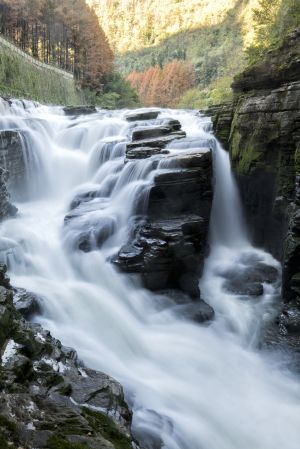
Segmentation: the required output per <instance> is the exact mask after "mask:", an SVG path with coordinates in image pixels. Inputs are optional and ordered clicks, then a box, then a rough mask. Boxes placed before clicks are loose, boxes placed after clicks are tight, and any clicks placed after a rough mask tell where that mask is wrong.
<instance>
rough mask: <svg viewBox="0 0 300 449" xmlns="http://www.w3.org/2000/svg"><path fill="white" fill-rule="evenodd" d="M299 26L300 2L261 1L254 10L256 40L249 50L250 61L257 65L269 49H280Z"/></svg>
mask: <svg viewBox="0 0 300 449" xmlns="http://www.w3.org/2000/svg"><path fill="white" fill-rule="evenodd" d="M299 25H300V2H299V0H260V1H259V6H258V8H256V9H255V10H254V28H255V38H254V41H253V43H252V45H251V46H250V47H249V48H248V49H247V56H248V61H249V62H250V63H255V62H256V61H258V60H259V59H260V58H261V57H262V56H263V55H264V53H265V51H266V50H267V49H269V48H275V47H278V46H279V45H280V44H281V43H282V41H283V40H284V38H285V37H286V35H287V34H288V33H289V32H290V31H292V30H293V29H294V28H296V27H297V26H299Z"/></svg>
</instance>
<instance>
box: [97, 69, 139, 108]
mask: <svg viewBox="0 0 300 449" xmlns="http://www.w3.org/2000/svg"><path fill="white" fill-rule="evenodd" d="M102 100H103V101H106V102H107V103H109V102H110V107H109V106H107V109H121V108H135V107H139V106H140V101H139V98H138V95H137V93H136V91H135V90H134V89H133V88H132V87H131V84H130V83H129V81H126V80H125V79H124V78H123V77H122V76H121V75H120V74H119V73H116V72H115V73H114V74H113V75H112V77H111V78H110V79H109V81H108V83H107V84H106V85H105V86H104V90H103V96H102ZM100 102H101V100H100ZM103 107H105V106H103Z"/></svg>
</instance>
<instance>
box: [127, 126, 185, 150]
mask: <svg viewBox="0 0 300 449" xmlns="http://www.w3.org/2000/svg"><path fill="white" fill-rule="evenodd" d="M184 137H186V133H185V132H184V131H176V132H172V133H171V134H168V135H166V136H161V137H153V138H149V139H143V140H136V141H133V142H131V143H129V144H128V145H127V150H132V149H134V148H138V147H154V148H164V147H166V146H167V145H168V144H169V143H170V142H172V141H173V140H175V139H182V138H184Z"/></svg>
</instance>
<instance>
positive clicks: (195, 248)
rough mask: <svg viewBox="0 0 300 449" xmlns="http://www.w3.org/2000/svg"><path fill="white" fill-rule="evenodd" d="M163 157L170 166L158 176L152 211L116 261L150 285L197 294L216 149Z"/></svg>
mask: <svg viewBox="0 0 300 449" xmlns="http://www.w3.org/2000/svg"><path fill="white" fill-rule="evenodd" d="M129 151H132V150H129ZM164 163H165V166H166V167H168V171H166V172H164V173H158V174H157V175H156V176H155V177H154V182H153V186H152V187H151V189H150V192H149V201H148V210H147V217H146V218H145V219H144V220H142V221H139V222H138V223H137V225H136V226H135V227H134V229H133V231H132V236H131V239H130V241H129V242H128V243H127V244H126V245H124V246H123V247H122V248H121V250H120V251H119V254H118V256H117V257H116V258H115V259H114V262H115V264H116V265H117V266H118V267H119V268H120V269H121V270H122V271H125V272H127V273H139V274H140V275H141V278H142V281H143V284H144V285H145V287H147V288H149V289H150V290H154V291H160V290H163V289H166V288H173V289H178V290H180V291H181V292H184V293H188V294H189V295H190V297H193V298H197V297H199V294H200V292H199V287H198V283H199V277H200V275H201V271H202V267H203V262H204V258H205V255H206V251H207V233H208V225H209V217H210V209H211V203H212V161H211V152H210V151H209V149H204V148H201V149H198V150H197V149H196V150H194V151H193V152H186V151H184V152H182V153H179V154H178V153H177V154H175V155H173V154H170V155H169V154H167V155H164Z"/></svg>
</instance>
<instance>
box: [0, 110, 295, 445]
mask: <svg viewBox="0 0 300 449" xmlns="http://www.w3.org/2000/svg"><path fill="white" fill-rule="evenodd" d="M3 109H4V110H3ZM1 111H2V114H3V115H2V116H1V118H0V128H1V129H3V128H4V127H5V129H7V127H10V126H11V128H13V129H15V128H17V129H20V130H22V131H23V132H24V130H25V131H26V132H27V133H31V135H32V133H34V139H32V140H31V141H30V145H31V150H32V151H33V152H34V154H38V155H39V158H40V161H41V164H40V166H41V167H44V168H45V170H46V172H45V173H46V179H47V182H46V183H45V185H44V187H45V189H44V190H43V189H42V190H41V192H40V195H38V197H36V196H32V197H31V198H29V200H28V201H25V202H22V203H20V204H17V206H18V208H19V216H18V217H17V218H16V219H11V220H6V221H5V222H3V223H2V224H1V227H0V229H1V231H0V259H1V260H2V261H4V262H5V263H7V264H8V266H9V274H10V277H11V281H12V283H13V285H15V286H18V287H22V288H25V289H28V290H29V291H32V292H34V293H35V294H37V295H38V296H39V297H41V298H42V301H43V303H42V304H43V315H42V316H40V317H38V318H37V319H38V321H39V322H41V323H42V324H43V325H44V327H45V328H47V329H50V331H51V332H52V334H53V335H54V336H55V337H57V338H60V339H61V340H62V342H63V343H64V344H66V345H69V346H72V347H74V348H75V349H76V350H77V351H78V353H79V356H80V358H81V359H83V361H84V362H85V363H86V364H87V365H88V366H90V367H92V368H95V369H99V370H102V371H104V372H106V373H108V374H110V375H111V376H113V377H115V378H116V379H117V380H118V381H120V382H121V384H122V385H123V386H124V388H125V393H126V398H127V401H128V402H129V403H130V405H131V406H132V408H133V412H134V414H133V427H134V432H135V434H136V435H142V436H143V439H144V445H143V447H144V449H154V448H155V449H156V448H159V447H161V445H162V447H164V448H167V449H299V421H300V389H299V382H298V380H297V379H296V378H295V376H294V375H293V374H292V373H289V372H287V371H285V370H284V368H283V367H282V366H281V360H280V356H279V355H277V354H271V353H265V352H259V351H258V350H257V347H256V344H257V340H258V338H259V333H260V330H261V328H262V326H263V325H264V323H265V322H266V321H267V320H268V319H269V317H270V315H271V314H272V310H273V307H274V301H276V298H277V295H278V294H279V292H278V287H279V286H278V285H277V284H274V285H270V286H268V288H266V290H265V293H264V295H263V296H262V297H261V298H259V299H256V298H254V299H253V298H243V299H240V298H238V297H237V296H236V295H233V294H231V293H230V292H228V291H226V290H225V289H224V273H225V276H226V273H228V272H232V270H233V271H234V272H238V271H239V270H241V271H243V270H245V269H248V267H251V265H252V264H253V263H254V264H255V263H257V262H259V263H266V264H268V265H271V266H274V267H276V268H279V264H278V262H276V261H275V260H274V259H273V258H272V257H271V256H270V255H269V254H267V253H265V252H263V251H261V250H258V249H255V248H253V247H252V245H251V244H250V242H249V240H248V238H247V231H246V228H245V225H244V223H243V218H242V213H241V208H240V202H239V197H238V192H237V188H236V185H235V182H234V179H233V177H232V174H231V170H230V161H229V157H228V155H227V153H226V152H224V150H223V149H222V148H221V147H220V145H219V143H218V142H217V141H216V139H215V138H214V136H213V134H212V133H211V123H210V121H209V120H208V119H206V118H205V117H201V116H199V115H197V114H195V113H194V112H184V111H172V110H163V111H161V113H160V118H161V119H163V118H164V117H171V118H176V119H178V120H179V121H180V122H181V123H182V126H183V129H184V130H185V131H186V132H187V136H188V139H183V140H182V141H181V142H180V141H178V143H172V145H170V150H171V151H174V152H182V151H185V150H187V149H189V151H190V150H191V151H192V150H193V148H194V149H196V148H197V149H199V147H200V148H201V147H207V146H210V147H212V148H213V152H214V167H215V175H214V178H215V180H214V192H215V193H214V203H213V211H212V217H211V230H210V246H211V251H210V255H209V257H208V259H207V261H206V264H205V269H204V274H203V277H202V279H201V281H200V287H201V291H202V296H203V299H205V300H206V301H207V302H208V303H209V304H211V305H212V306H213V307H214V309H215V311H216V318H215V320H214V322H213V323H212V324H211V325H209V326H200V325H197V324H196V323H193V322H192V321H189V320H187V319H185V318H183V317H180V316H178V315H175V314H174V312H173V311H172V310H171V309H168V308H166V307H165V306H164V303H163V302H162V299H160V297H158V296H157V295H154V294H153V293H151V292H148V291H146V290H144V289H142V288H141V287H140V286H138V285H136V284H135V283H134V281H132V280H131V279H129V278H128V277H127V276H125V275H121V274H120V273H118V272H117V271H116V270H115V268H114V267H113V266H112V265H111V263H110V262H109V258H110V257H111V255H112V254H114V253H115V252H116V250H118V248H119V247H120V245H121V244H122V243H125V242H126V239H127V236H128V235H129V232H130V228H131V218H132V215H133V214H134V213H136V212H137V211H138V210H141V211H143V205H145V204H146V202H147V193H148V192H149V187H150V186H151V185H152V183H153V177H154V175H155V174H156V173H157V171H159V170H168V167H167V166H164V165H163V163H161V164H154V163H153V159H152V158H149V159H145V160H140V161H136V162H131V163H130V164H124V151H125V144H126V142H127V141H128V140H130V137H131V133H132V130H133V128H132V127H133V126H134V125H132V124H131V123H128V122H126V121H125V120H124V111H119V112H118V111H116V112H112V113H107V112H105V111H98V113H97V114H92V115H90V116H85V117H78V118H72V117H66V116H64V115H63V113H62V110H61V109H60V108H57V107H54V108H51V107H42V106H39V105H37V104H25V105H24V104H19V103H16V102H15V103H13V105H12V107H10V108H2V109H1ZM10 124H12V125H13V126H12V125H10ZM150 125H151V121H150ZM145 126H147V123H145ZM28 151H29V150H28ZM31 160H32V159H31V158H28V163H29V164H30V163H31ZM30 173H31V176H30V178H31V179H28V183H29V184H30V186H29V187H32V186H33V189H34V186H35V185H36V184H35V181H36V180H35V179H33V178H34V176H35V174H34V173H33V171H32V170H31V172H30ZM36 175H37V176H38V174H36ZM31 183H32V184H31ZM78 205H79V207H77V206H78ZM65 217H66V219H65ZM64 220H65V224H64ZM87 233H88V237H89V242H90V243H89V244H90V247H89V252H87V251H85V250H84V249H85V246H84V245H85V244H86V243H85V241H86V240H85V239H86V234H87ZM80 246H81V249H83V250H80ZM96 247H97V248H96ZM99 247H100V249H99ZM146 436H147V437H146Z"/></svg>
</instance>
